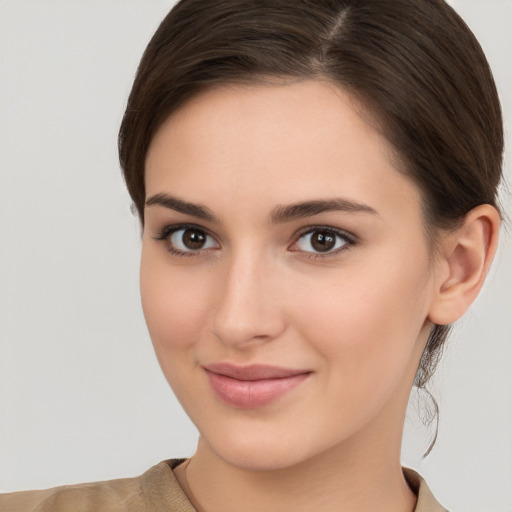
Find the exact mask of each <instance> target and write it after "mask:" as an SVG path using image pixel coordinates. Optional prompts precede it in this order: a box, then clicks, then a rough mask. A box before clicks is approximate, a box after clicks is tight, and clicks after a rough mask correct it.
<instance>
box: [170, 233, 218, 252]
mask: <svg viewBox="0 0 512 512" xmlns="http://www.w3.org/2000/svg"><path fill="white" fill-rule="evenodd" d="M165 238H166V239H167V240H168V243H169V245H170V247H171V248H172V249H173V250H174V251H176V252H180V253H190V252H197V251H200V250H203V249H212V248H218V244H217V242H216V241H215V240H214V238H213V237H212V236H210V235H209V234H208V233H206V232H205V231H203V230H202V229H199V228H194V227H190V228H181V229H176V230H174V231H173V232H172V233H171V234H170V235H169V236H166V237H165Z"/></svg>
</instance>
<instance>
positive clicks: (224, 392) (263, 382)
mask: <svg viewBox="0 0 512 512" xmlns="http://www.w3.org/2000/svg"><path fill="white" fill-rule="evenodd" d="M204 369H205V370H206V374H207V376H208V380H209V382H210V385H211V387H212V389H213V391H214V392H215V393H216V394H217V396H218V397H219V398H220V399H221V400H222V401H223V402H225V403H227V404H228V405H231V406H233V407H238V408H240V409H255V408H257V407H263V406H265V405H268V404H270V403H271V402H273V401H274V400H277V399H278V398H280V397H281V396H283V395H284V394H286V393H288V391H291V390H292V389H294V388H295V387H297V386H298V385H299V384H300V383H301V382H303V381H304V380H305V379H307V377H308V376H309V374H310V373H311V372H310V371H307V370H290V369H286V368H278V367H276V366H266V365H251V366H236V365H233V364H230V363H215V364H210V365H207V366H205V367H204Z"/></svg>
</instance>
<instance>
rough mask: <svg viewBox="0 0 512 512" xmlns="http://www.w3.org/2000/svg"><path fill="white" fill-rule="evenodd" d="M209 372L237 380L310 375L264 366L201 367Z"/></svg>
mask: <svg viewBox="0 0 512 512" xmlns="http://www.w3.org/2000/svg"><path fill="white" fill-rule="evenodd" d="M203 368H204V369H205V370H207V371H209V372H212V373H216V374H218V375H224V376H226V377H231V378H232V379H237V380H263V379H284V378H286V377H293V376H295V375H302V374H306V373H311V371H310V370H295V369H291V368H281V367H279V366H271V365H265V364H251V365H247V366H239V365H236V364H232V363H212V364H208V365H205V366H203Z"/></svg>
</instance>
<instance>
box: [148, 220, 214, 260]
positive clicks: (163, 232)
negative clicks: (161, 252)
mask: <svg viewBox="0 0 512 512" xmlns="http://www.w3.org/2000/svg"><path fill="white" fill-rule="evenodd" d="M187 229H195V230H197V231H202V232H203V233H205V234H206V236H208V237H210V238H212V239H213V240H214V241H215V243H216V244H217V248H220V243H219V241H218V239H217V237H216V236H214V235H213V234H212V233H210V231H209V230H208V229H206V228H204V227H203V226H200V225H198V224H192V223H180V224H168V225H165V226H164V227H163V228H162V229H160V230H158V231H157V233H156V234H155V235H153V237H152V238H153V240H155V241H156V242H166V248H167V250H168V251H169V252H170V253H171V254H174V255H176V256H199V255H201V254H202V253H204V252H205V251H209V250H211V249H212V248H210V247H208V248H205V249H202V248H201V249H197V250H193V249H190V250H188V251H182V250H180V249H177V248H176V247H173V246H172V245H171V244H170V242H169V239H170V237H171V236H172V235H173V233H176V231H181V230H187Z"/></svg>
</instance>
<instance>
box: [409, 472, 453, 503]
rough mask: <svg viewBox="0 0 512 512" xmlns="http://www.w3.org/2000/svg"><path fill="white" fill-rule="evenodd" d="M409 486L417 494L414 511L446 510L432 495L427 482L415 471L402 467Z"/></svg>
mask: <svg viewBox="0 0 512 512" xmlns="http://www.w3.org/2000/svg"><path fill="white" fill-rule="evenodd" d="M402 470H403V473H404V476H405V479H406V480H407V483H408V484H409V487H410V488H411V489H412V490H413V491H414V493H415V494H416V495H417V496H418V501H417V503H416V508H415V509H414V512H448V511H447V510H446V509H445V508H444V507H443V506H442V505H441V504H440V503H439V502H438V501H437V500H436V498H435V497H434V495H433V494H432V491H431V490H430V489H429V487H428V485H427V483H426V482H425V480H423V478H422V477H421V476H420V475H419V474H418V473H416V471H414V470H412V469H409V468H402Z"/></svg>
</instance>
